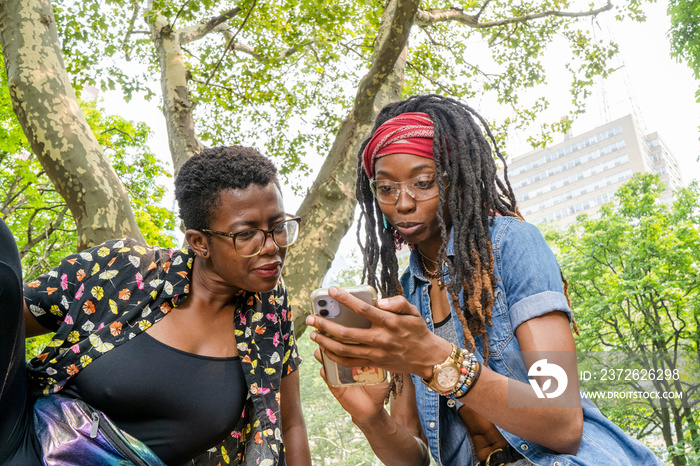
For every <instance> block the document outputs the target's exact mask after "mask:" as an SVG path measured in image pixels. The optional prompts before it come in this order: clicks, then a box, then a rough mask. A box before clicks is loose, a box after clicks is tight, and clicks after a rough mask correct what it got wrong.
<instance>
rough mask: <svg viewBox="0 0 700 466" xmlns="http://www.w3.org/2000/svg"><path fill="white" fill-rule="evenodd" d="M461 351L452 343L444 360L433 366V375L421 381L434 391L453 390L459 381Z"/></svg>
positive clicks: (444, 392) (443, 392)
mask: <svg viewBox="0 0 700 466" xmlns="http://www.w3.org/2000/svg"><path fill="white" fill-rule="evenodd" d="M460 354H461V351H459V349H458V348H457V346H455V345H452V353H451V354H450V355H449V356H448V357H447V359H445V362H443V363H441V364H436V365H435V366H433V376H432V377H431V378H430V379H428V380H426V379H422V380H423V383H424V384H426V385H427V386H428V387H430V388H432V389H433V390H435V391H436V392H438V393H440V394H441V395H444V394H446V393H450V392H453V391H454V390H455V389H456V388H457V386H458V385H459V383H460V376H461V372H460V367H461V358H460Z"/></svg>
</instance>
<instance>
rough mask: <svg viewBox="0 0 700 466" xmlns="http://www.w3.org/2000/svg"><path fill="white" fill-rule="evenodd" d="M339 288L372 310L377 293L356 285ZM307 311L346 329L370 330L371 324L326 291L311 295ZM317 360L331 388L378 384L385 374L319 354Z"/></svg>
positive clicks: (375, 368) (366, 287)
mask: <svg viewBox="0 0 700 466" xmlns="http://www.w3.org/2000/svg"><path fill="white" fill-rule="evenodd" d="M342 288H343V289H345V290H346V291H347V292H348V293H350V294H352V295H353V296H355V297H357V298H359V299H361V300H363V301H365V302H366V303H368V304H372V305H373V306H376V304H377V292H376V291H375V290H374V288H372V287H371V286H368V285H359V286H351V287H342ZM311 308H312V310H313V313H314V314H316V315H318V316H320V317H323V318H325V319H331V320H333V321H334V322H336V323H338V324H340V325H344V326H346V327H354V328H370V327H371V326H372V322H370V321H369V320H368V319H366V318H365V317H363V316H360V315H358V314H357V313H355V311H353V310H352V309H350V308H349V307H347V306H345V305H344V304H341V303H339V302H338V301H336V300H335V299H333V298H332V297H331V296H330V294H329V293H328V289H327V288H319V289H317V290H315V291H314V292H312V293H311ZM326 336H330V335H326ZM343 343H347V344H353V342H351V341H343ZM321 357H322V359H323V367H324V369H325V373H326V379H327V380H328V383H329V384H331V385H333V386H335V387H342V386H347V385H371V384H378V383H382V382H384V381H385V380H386V378H387V373H386V371H385V370H384V369H380V368H378V367H372V366H365V367H345V366H341V365H340V364H337V363H336V362H334V361H332V360H330V359H329V358H327V357H326V356H325V354H324V353H323V352H322V353H321Z"/></svg>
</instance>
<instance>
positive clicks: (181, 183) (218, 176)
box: [175, 146, 280, 230]
mask: <svg viewBox="0 0 700 466" xmlns="http://www.w3.org/2000/svg"><path fill="white" fill-rule="evenodd" d="M270 182H274V183H275V185H277V187H278V188H279V187H280V185H279V181H278V180H277V168H275V166H274V165H273V164H272V162H271V161H270V159H269V158H267V157H265V156H264V155H262V154H261V153H260V152H258V151H257V150H255V149H253V148H252V147H244V146H218V147H211V148H207V149H204V150H202V151H201V152H199V153H197V154H195V155H193V156H192V157H191V158H190V159H189V160H187V161H186V162H185V163H184V164H183V165H182V167H180V171H179V172H178V174H177V177H176V178H175V198H176V199H177V203H178V206H179V207H180V218H182V220H183V221H184V223H185V228H186V229H193V230H202V229H205V228H209V226H210V225H209V223H210V221H211V219H212V216H213V215H212V214H213V211H214V208H215V207H217V205H218V204H219V202H220V193H221V192H222V191H225V190H228V189H245V188H247V187H248V186H250V185H251V184H257V185H259V186H267V185H268V184H270Z"/></svg>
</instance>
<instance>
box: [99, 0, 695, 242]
mask: <svg viewBox="0 0 700 466" xmlns="http://www.w3.org/2000/svg"><path fill="white" fill-rule="evenodd" d="M618 1H621V0H618ZM666 3H667V2H666V1H663V0H662V1H660V2H658V3H655V4H652V5H646V6H645V8H644V11H645V12H646V13H647V20H646V22H644V23H632V22H629V21H628V22H626V23H619V22H616V21H614V19H613V18H612V14H603V15H600V16H599V17H598V24H599V25H600V27H599V28H597V29H596V34H599V38H601V39H604V38H606V37H609V38H612V39H613V40H614V41H616V42H617V43H618V44H619V47H620V53H619V57H618V58H617V59H616V61H615V62H614V65H615V67H617V68H619V70H618V71H617V72H616V73H614V74H613V75H612V76H611V77H610V78H608V79H606V80H604V81H603V80H599V81H598V82H597V83H596V85H595V87H594V89H593V92H594V96H593V97H591V98H589V99H588V101H587V102H586V108H587V112H586V114H585V115H583V116H580V117H579V118H578V119H577V120H576V121H575V122H574V125H573V128H572V134H579V133H582V132H585V131H588V130H590V129H593V128H595V127H596V126H599V125H602V124H604V123H605V122H607V121H610V120H614V119H616V118H619V117H621V116H624V115H627V114H630V113H632V114H634V115H635V117H636V118H637V120H638V121H639V122H640V124H641V125H642V128H646V131H647V132H648V133H651V132H654V131H658V133H659V136H660V137H661V139H663V141H664V142H665V143H666V145H667V147H668V148H669V149H670V151H671V152H672V153H673V154H674V155H675V156H676V158H677V159H678V162H679V165H680V169H681V174H682V176H683V181H684V183H686V184H687V183H688V182H690V181H691V180H692V179H698V180H700V162H698V160H697V159H698V156H700V141H699V140H698V138H699V137H700V129H699V127H700V104H699V103H697V102H696V101H695V91H696V90H697V89H698V88H699V87H700V83H698V82H697V81H695V80H694V79H693V76H692V72H691V70H690V68H689V67H688V66H687V65H686V64H685V63H677V62H676V61H675V60H674V59H672V58H671V57H670V45H669V41H668V39H667V37H666V32H667V31H668V29H669V28H670V20H669V18H668V15H667V14H666ZM555 56H557V55H556V54H555ZM558 56H561V55H558ZM562 66H563V64H562V63H561V60H559V61H557V60H556V59H555V60H553V61H551V63H549V64H548V67H549V68H550V70H549V72H548V84H547V88H546V92H547V93H548V95H550V94H551V96H554V98H553V99H552V105H551V108H550V109H549V110H548V112H549V116H550V117H554V118H558V117H560V116H563V115H565V114H566V112H567V104H568V101H569V100H570V98H571V97H570V95H569V94H568V91H567V89H566V87H565V86H566V84H565V79H566V78H565V77H563V78H562V79H559V78H558V76H559V75H558V73H560V72H561V70H562ZM102 97H103V98H104V100H105V106H106V107H107V109H108V111H109V112H110V113H115V114H119V115H121V116H123V117H125V118H128V119H131V120H136V121H145V122H146V123H147V124H148V125H149V126H150V127H151V128H152V129H153V132H154V135H153V137H152V139H151V147H152V149H153V151H154V152H155V153H156V154H157V155H158V156H159V157H161V158H162V159H163V160H166V161H168V163H170V162H169V161H170V155H169V152H168V144H167V133H166V129H165V123H164V120H163V116H162V113H161V112H160V110H159V109H158V108H157V106H156V105H154V103H153V102H143V101H140V100H139V99H138V98H134V99H133V100H132V101H131V102H130V103H128V104H127V103H125V102H123V101H122V100H121V98H120V97H119V96H118V95H117V94H116V93H106V94H104V95H103V96H102ZM470 104H471V105H472V106H474V107H475V108H476V109H477V111H479V112H480V113H481V114H482V115H485V116H487V117H490V118H497V117H498V116H499V115H496V114H494V113H493V109H492V108H485V109H482V108H479V107H480V105H483V106H487V104H486V103H485V102H484V103H482V102H478V101H477V102H471V103H470ZM526 137H527V133H526V132H522V133H512V134H509V136H508V140H507V143H506V147H505V149H506V151H507V153H508V154H510V157H516V156H517V155H520V154H524V153H526V152H529V151H530V150H531V148H530V147H529V146H528V145H527V143H526ZM563 138H564V136H563V135H558V136H556V137H555V139H554V143H558V142H560V141H561V140H562V139H563ZM318 166H320V164H318ZM312 180H313V178H312V177H310V178H309V185H310V184H311V182H312ZM167 182H168V183H172V180H168V181H167ZM284 196H285V204H286V207H287V210H288V211H289V212H294V211H296V209H297V208H298V206H299V205H300V204H301V201H302V197H301V196H300V195H296V194H294V193H293V192H292V191H291V190H290V189H285V192H284ZM169 199H170V202H172V197H171V196H170V197H169ZM348 236H353V235H348ZM348 244H349V243H348V242H347V241H344V243H343V245H342V247H341V249H345V246H347V245H348ZM348 247H349V246H348Z"/></svg>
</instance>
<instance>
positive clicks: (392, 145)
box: [362, 112, 433, 178]
mask: <svg viewBox="0 0 700 466" xmlns="http://www.w3.org/2000/svg"><path fill="white" fill-rule="evenodd" d="M389 154H413V155H418V156H420V157H427V158H429V159H432V158H433V122H432V120H431V119H430V116H428V115H427V114H426V113H415V112H409V113H402V114H401V115H399V116H395V117H394V118H391V119H389V120H387V121H385V122H384V124H382V125H381V126H380V127H379V128H377V130H376V131H375V132H374V135H372V139H370V141H369V142H368V143H367V146H366V147H365V151H364V153H363V154H362V165H363V166H364V169H365V173H367V177H368V178H372V177H373V176H374V162H375V160H376V159H378V158H379V157H382V156H384V155H389Z"/></svg>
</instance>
